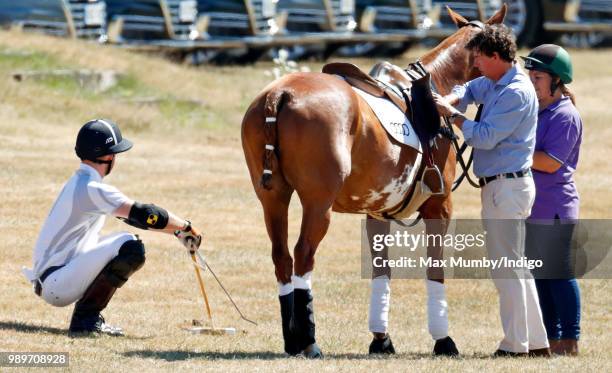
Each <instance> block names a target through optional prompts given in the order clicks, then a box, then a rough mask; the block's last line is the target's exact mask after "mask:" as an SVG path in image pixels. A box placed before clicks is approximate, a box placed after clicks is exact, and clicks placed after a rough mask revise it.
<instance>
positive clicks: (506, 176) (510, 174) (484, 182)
mask: <svg viewBox="0 0 612 373" xmlns="http://www.w3.org/2000/svg"><path fill="white" fill-rule="evenodd" d="M526 176H531V169H529V168H526V169H524V170H520V171H516V172H508V173H505V174H499V175H493V176H487V177H481V178H480V179H478V185H480V186H481V187H483V186H485V185H487V184H489V183H490V182H491V181H493V180H499V179H518V178H519V177H526Z"/></svg>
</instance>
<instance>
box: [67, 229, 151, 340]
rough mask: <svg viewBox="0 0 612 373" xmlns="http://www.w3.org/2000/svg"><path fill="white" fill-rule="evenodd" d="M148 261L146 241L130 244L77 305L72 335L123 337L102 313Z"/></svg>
mask: <svg viewBox="0 0 612 373" xmlns="http://www.w3.org/2000/svg"><path fill="white" fill-rule="evenodd" d="M144 262H145V256H144V245H143V244H142V241H140V240H130V241H126V242H125V243H124V244H123V245H122V246H121V248H120V249H119V253H118V254H117V256H116V257H115V258H113V259H112V260H111V261H110V262H109V263H108V264H107V265H106V266H105V267H104V269H103V270H102V271H101V272H100V273H99V274H98V276H97V277H96V278H95V279H94V280H93V282H92V283H91V284H90V285H89V287H88V288H87V290H86V291H85V294H83V296H82V297H81V299H79V301H78V302H77V303H76V304H75V306H74V311H73V313H72V319H71V320H70V328H69V334H70V335H72V336H78V335H83V334H91V333H102V334H108V335H113V336H120V335H123V330H121V328H117V327H113V326H110V325H108V324H106V323H105V321H104V318H103V317H102V316H101V315H100V312H101V311H102V310H103V309H104V308H106V306H107V305H108V302H109V301H110V300H111V298H112V297H113V295H114V294H115V291H116V290H117V288H120V287H121V286H123V284H125V283H126V281H127V280H128V278H129V277H130V276H131V275H132V274H134V272H136V271H137V270H139V269H140V268H141V267H142V266H143V265H144Z"/></svg>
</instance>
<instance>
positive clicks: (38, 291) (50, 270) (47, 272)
mask: <svg viewBox="0 0 612 373" xmlns="http://www.w3.org/2000/svg"><path fill="white" fill-rule="evenodd" d="M63 266H64V264H62V265H61V266H51V267H49V268H47V269H45V271H44V272H43V273H42V275H40V277H39V278H38V280H37V281H36V285H35V287H34V292H35V293H36V295H38V296H39V297H40V294H42V283H43V282H45V280H46V279H47V277H49V276H51V274H52V273H53V272H55V271H57V270H58V269H60V268H62V267H63Z"/></svg>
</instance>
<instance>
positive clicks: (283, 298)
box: [259, 183, 300, 355]
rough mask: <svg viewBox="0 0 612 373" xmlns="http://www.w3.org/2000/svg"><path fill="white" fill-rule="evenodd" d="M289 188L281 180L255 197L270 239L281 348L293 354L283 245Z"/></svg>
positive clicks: (288, 268)
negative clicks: (278, 304)
mask: <svg viewBox="0 0 612 373" xmlns="http://www.w3.org/2000/svg"><path fill="white" fill-rule="evenodd" d="M292 192H293V191H292V190H291V189H290V188H289V186H288V185H287V184H286V183H283V188H281V189H280V190H278V189H275V190H271V191H264V190H261V191H260V196H259V197H260V199H261V203H262V206H263V210H264V219H265V222H266V228H267V230H268V236H269V237H270V241H271V242H272V261H273V262H274V272H275V274H276V280H277V281H278V296H279V297H278V299H279V302H280V308H281V319H282V327H283V340H284V344H285V352H286V353H288V354H289V355H297V354H298V353H299V352H300V351H299V350H298V348H297V345H296V341H295V337H294V335H293V333H292V332H291V327H290V324H291V318H292V316H293V300H294V293H293V284H292V283H291V275H292V273H293V259H292V258H291V255H290V254H289V249H288V247H287V225H288V223H287V220H288V218H287V212H288V209H289V202H290V200H291V194H292Z"/></svg>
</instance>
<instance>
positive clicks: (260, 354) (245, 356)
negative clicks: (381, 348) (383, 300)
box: [122, 350, 432, 361]
mask: <svg viewBox="0 0 612 373" xmlns="http://www.w3.org/2000/svg"><path fill="white" fill-rule="evenodd" d="M122 354H123V355H124V356H125V357H139V358H146V359H150V358H155V359H160V360H165V361H180V360H190V359H205V360H249V359H253V360H280V359H302V358H301V357H290V356H288V355H286V354H284V353H278V352H271V351H250V352H245V351H235V352H216V351H204V352H193V351H184V350H164V351H155V350H140V351H127V352H123V353H122ZM431 357H432V356H431V354H425V353H407V354H397V355H393V356H369V355H368V354H366V353H364V354H355V353H345V354H325V359H326V360H373V359H380V360H384V359H402V360H406V359H407V360H418V359H427V358H431Z"/></svg>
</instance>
